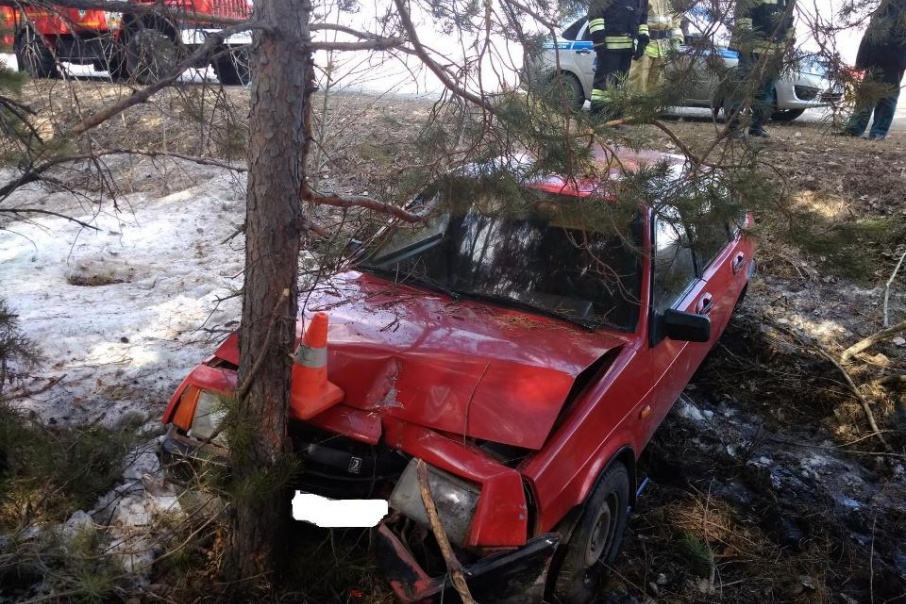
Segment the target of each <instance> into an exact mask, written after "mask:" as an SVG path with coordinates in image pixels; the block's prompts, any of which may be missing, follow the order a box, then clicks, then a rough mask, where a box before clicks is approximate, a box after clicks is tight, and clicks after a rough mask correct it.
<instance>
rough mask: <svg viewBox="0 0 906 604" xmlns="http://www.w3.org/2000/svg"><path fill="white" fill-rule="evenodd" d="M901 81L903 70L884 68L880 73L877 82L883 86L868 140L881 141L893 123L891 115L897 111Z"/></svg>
mask: <svg viewBox="0 0 906 604" xmlns="http://www.w3.org/2000/svg"><path fill="white" fill-rule="evenodd" d="M902 79H903V70H902V69H896V68H891V67H885V68H883V69H881V71H880V78H879V81H880V82H881V83H882V84H883V85H884V88H885V90H884V92H883V93H882V94H883V96H882V97H881V98H880V99H878V103H877V105H875V119H874V122H872V124H871V131H870V132H869V134H868V138H870V139H873V140H878V139H883V138H884V137H885V136H887V131H888V130H890V124H891V123H893V114H894V112H895V111H896V110H897V100H898V99H899V97H900V81H901V80H902Z"/></svg>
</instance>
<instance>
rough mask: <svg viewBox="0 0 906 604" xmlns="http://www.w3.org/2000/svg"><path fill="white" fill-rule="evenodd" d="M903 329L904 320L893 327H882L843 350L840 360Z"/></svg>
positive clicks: (844, 361)
mask: <svg viewBox="0 0 906 604" xmlns="http://www.w3.org/2000/svg"><path fill="white" fill-rule="evenodd" d="M904 330H906V321H900V322H899V323H897V324H896V325H894V326H893V327H888V328H887V329H882V330H881V331H879V332H878V333H875V334H872V335H870V336H868V337H867V338H863V339H861V340H859V341H858V342H856V343H855V344H853V345H852V346H850V347H849V348H847V349H846V350H844V351H843V354H841V355H840V362H841V363H846V362H847V361H849V360H850V359H851V358H852V357H854V356H855V355H857V354H859V353H860V352H862V351H863V350H865V349H866V348H868V347H869V346H872V345H874V344H877V343H878V342H883V341H884V340H886V339H888V338H889V337H891V336H894V335H896V334H898V333H900V332H901V331H904Z"/></svg>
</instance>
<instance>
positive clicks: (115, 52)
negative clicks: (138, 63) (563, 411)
mask: <svg viewBox="0 0 906 604" xmlns="http://www.w3.org/2000/svg"><path fill="white" fill-rule="evenodd" d="M104 58H105V59H106V60H107V64H106V65H104V66H103V67H102V69H103V70H106V71H107V73H108V74H110V79H111V80H112V81H114V82H119V81H122V80H125V79H127V78H128V77H129V71H128V69H127V67H126V47H125V46H124V45H122V44H120V43H119V42H112V43H111V44H110V45H109V46H108V47H107V48H105V50H104Z"/></svg>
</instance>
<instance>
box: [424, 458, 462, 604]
mask: <svg viewBox="0 0 906 604" xmlns="http://www.w3.org/2000/svg"><path fill="white" fill-rule="evenodd" d="M415 470H416V472H415V473H416V475H417V477H418V490H419V493H421V496H422V503H423V504H425V511H426V512H428V523H429V524H430V525H431V530H432V531H433V532H434V537H435V538H436V539H437V544H438V545H439V546H440V553H441V554H443V556H444V562H446V564H447V568H448V569H449V570H450V578H451V579H452V581H453V587H454V588H455V589H456V593H458V594H459V597H460V599H461V600H462V602H463V604H475V600H474V599H473V598H472V592H470V591H469V586H468V585H467V584H466V574H465V572H464V571H463V569H462V564H460V563H459V560H458V559H457V558H456V554H454V553H453V548H452V547H451V546H450V540H449V539H448V538H447V533H446V532H445V531H444V527H443V526H442V525H441V523H440V517H439V516H438V515H437V507H435V505H434V498H433V497H432V496H431V489H430V488H429V485H428V465H427V464H426V463H425V462H424V460H421V459H419V460H418V462H416V467H415Z"/></svg>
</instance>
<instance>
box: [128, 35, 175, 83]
mask: <svg viewBox="0 0 906 604" xmlns="http://www.w3.org/2000/svg"><path fill="white" fill-rule="evenodd" d="M179 59H180V52H179V47H178V46H177V45H176V41H175V40H174V39H173V37H172V36H171V35H169V34H168V33H167V32H165V31H163V30H162V29H160V28H157V27H153V26H148V25H140V26H139V28H138V29H137V30H135V31H134V32H132V33H131V34H130V35H129V40H128V42H126V68H127V70H128V72H129V77H130V78H131V79H132V80H134V81H136V82H138V83H139V84H153V83H155V82H157V81H159V80H160V79H161V78H163V77H165V76H167V75H168V74H170V73H171V72H172V71H173V69H174V68H175V67H176V66H177V65H178V64H179Z"/></svg>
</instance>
